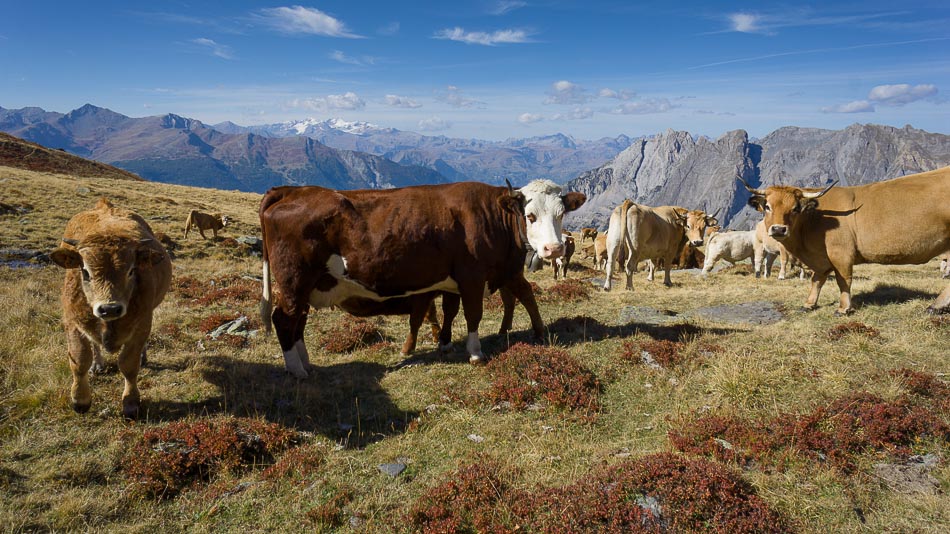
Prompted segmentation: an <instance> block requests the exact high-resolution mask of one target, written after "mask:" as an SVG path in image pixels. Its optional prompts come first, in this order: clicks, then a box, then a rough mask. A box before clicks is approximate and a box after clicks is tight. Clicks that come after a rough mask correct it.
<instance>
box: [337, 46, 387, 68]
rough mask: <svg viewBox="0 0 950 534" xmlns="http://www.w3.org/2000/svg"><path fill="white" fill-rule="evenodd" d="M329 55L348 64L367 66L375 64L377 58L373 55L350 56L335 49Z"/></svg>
mask: <svg viewBox="0 0 950 534" xmlns="http://www.w3.org/2000/svg"><path fill="white" fill-rule="evenodd" d="M327 57H329V58H330V59H332V60H334V61H339V62H340V63H344V64H346V65H356V66H358V67H365V66H366V65H374V64H375V63H376V58H374V57H372V56H360V57H354V56H348V55H346V54H344V53H343V52H341V51H340V50H334V51H332V52H330V53H329V54H327Z"/></svg>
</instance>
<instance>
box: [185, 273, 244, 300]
mask: <svg viewBox="0 0 950 534" xmlns="http://www.w3.org/2000/svg"><path fill="white" fill-rule="evenodd" d="M172 289H173V290H174V291H175V293H177V294H178V296H179V297H180V298H181V299H182V300H183V301H184V302H185V303H186V304H188V305H190V306H207V305H209V304H221V305H227V306H240V305H249V304H254V303H257V302H259V301H260V298H261V290H262V289H261V283H260V282H259V281H257V280H250V279H247V278H244V277H242V276H240V275H236V274H232V275H227V276H223V277H220V278H217V279H213V280H198V279H196V278H194V277H191V276H181V277H176V278H175V279H173V280H172Z"/></svg>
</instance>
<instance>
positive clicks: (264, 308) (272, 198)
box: [260, 189, 280, 334]
mask: <svg viewBox="0 0 950 534" xmlns="http://www.w3.org/2000/svg"><path fill="white" fill-rule="evenodd" d="M279 199H280V196H279V195H275V192H274V190H273V189H272V190H270V191H268V192H267V193H266V194H265V195H264V198H262V199H261V208H260V219H261V258H262V260H263V262H262V263H263V266H262V272H261V287H262V289H261V325H263V327H264V333H265V334H270V332H271V327H272V312H273V309H274V304H273V292H272V291H271V285H270V284H271V282H270V260H269V257H268V254H267V225H266V224H265V223H264V212H265V211H266V210H267V208H269V207H270V206H271V205H272V204H273V203H275V202H277V201H278V200H279Z"/></svg>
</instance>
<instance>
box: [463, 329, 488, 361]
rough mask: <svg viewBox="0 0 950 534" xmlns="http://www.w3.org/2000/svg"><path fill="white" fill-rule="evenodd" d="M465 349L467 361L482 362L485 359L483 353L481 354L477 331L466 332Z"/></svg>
mask: <svg viewBox="0 0 950 534" xmlns="http://www.w3.org/2000/svg"><path fill="white" fill-rule="evenodd" d="M465 350H466V351H468V361H469V362H471V363H482V362H483V361H485V355H484V354H482V344H481V342H480V341H479V340H478V332H469V333H468V340H467V341H465Z"/></svg>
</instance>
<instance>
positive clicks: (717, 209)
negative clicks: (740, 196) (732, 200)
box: [710, 206, 722, 218]
mask: <svg viewBox="0 0 950 534" xmlns="http://www.w3.org/2000/svg"><path fill="white" fill-rule="evenodd" d="M720 211H722V207H721V206H720V207H718V208H716V211H715V213H713V214H712V215H710V217H713V218H715V217H716V215H719V212H720Z"/></svg>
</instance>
